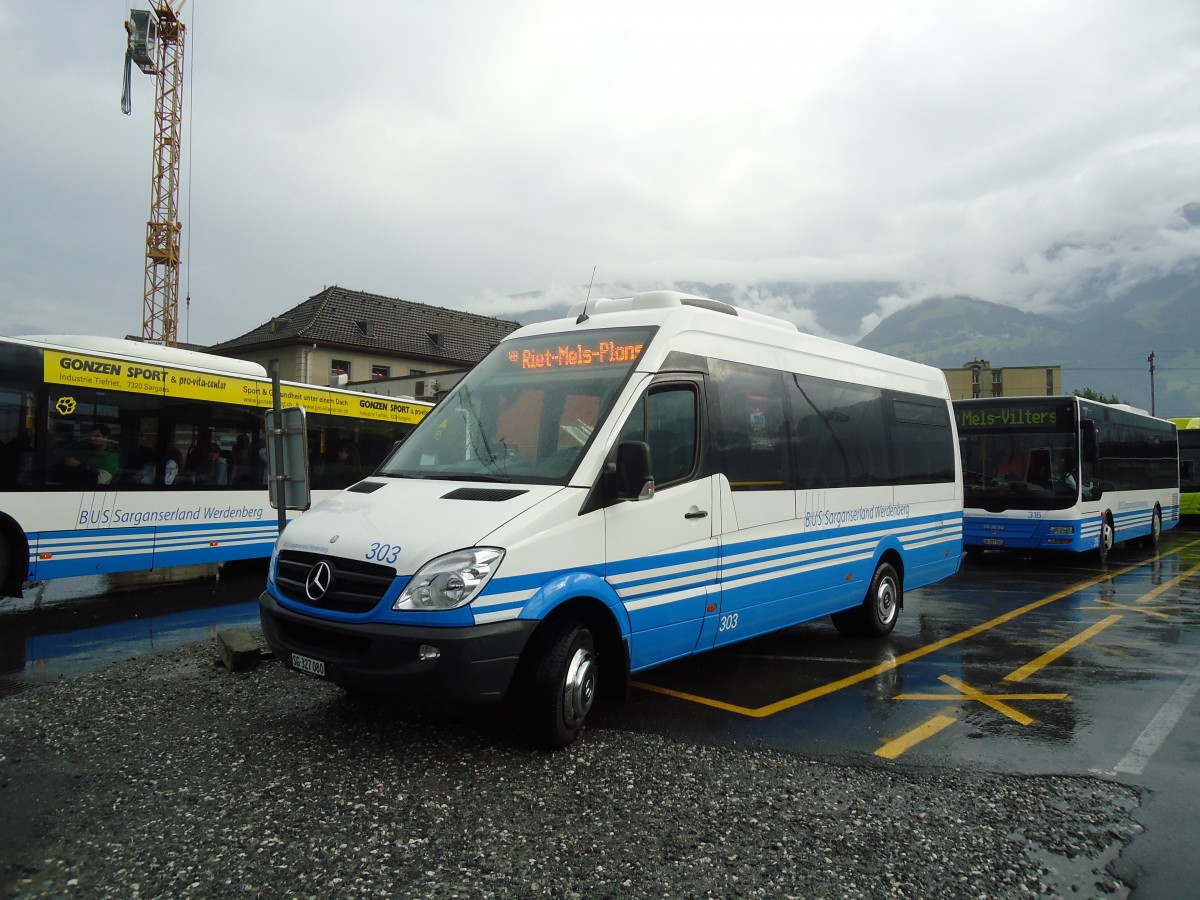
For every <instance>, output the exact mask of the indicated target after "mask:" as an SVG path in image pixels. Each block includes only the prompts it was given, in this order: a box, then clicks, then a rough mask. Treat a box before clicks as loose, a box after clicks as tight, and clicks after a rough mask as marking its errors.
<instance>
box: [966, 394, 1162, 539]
mask: <svg viewBox="0 0 1200 900" xmlns="http://www.w3.org/2000/svg"><path fill="white" fill-rule="evenodd" d="M954 412H955V417H956V420H957V424H958V437H959V442H960V445H961V454H962V465H963V471H964V475H963V481H964V485H963V487H964V492H965V494H964V506H965V507H966V509H965V514H964V520H963V543H964V546H965V548H966V550H967V551H969V552H972V551H983V550H988V549H995V550H1001V549H1004V550H1060V551H1067V552H1074V553H1083V552H1090V553H1093V554H1094V555H1096V556H1097V557H1098V558H1099V559H1100V560H1101V561H1103V560H1106V559H1107V558H1108V554H1109V552H1110V551H1111V550H1112V548H1113V545H1114V544H1116V543H1118V542H1120V541H1129V540H1136V541H1138V542H1140V543H1145V544H1148V545H1149V546H1151V547H1153V546H1157V544H1158V540H1159V537H1160V536H1161V535H1162V531H1163V529H1164V528H1173V527H1175V525H1177V524H1178V522H1179V445H1178V440H1177V438H1176V429H1175V425H1174V423H1172V422H1169V421H1166V420H1165V419H1158V418H1155V417H1154V416H1152V415H1150V413H1148V412H1146V411H1145V410H1139V409H1134V408H1133V407H1130V406H1125V405H1116V404H1106V403H1099V402H1096V401H1092V400H1085V399H1083V398H1081V397H1067V396H1049V397H980V398H974V399H970V400H955V401H954Z"/></svg>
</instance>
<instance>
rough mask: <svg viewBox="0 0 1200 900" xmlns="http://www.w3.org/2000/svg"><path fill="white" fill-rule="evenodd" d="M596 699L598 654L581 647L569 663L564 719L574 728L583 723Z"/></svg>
mask: <svg viewBox="0 0 1200 900" xmlns="http://www.w3.org/2000/svg"><path fill="white" fill-rule="evenodd" d="M595 699H596V655H595V654H594V653H592V652H591V651H590V650H587V649H585V648H583V647H580V648H579V649H578V650H576V651H575V655H574V656H572V657H571V662H570V663H569V664H568V665H567V677H566V679H565V680H564V682H563V709H562V711H563V721H564V722H565V724H566V725H567V726H568V727H570V728H574V727H575V726H577V725H579V724H582V722H583V720H584V719H586V718H587V714H588V712H590V711H591V708H592V703H593V702H594V701H595Z"/></svg>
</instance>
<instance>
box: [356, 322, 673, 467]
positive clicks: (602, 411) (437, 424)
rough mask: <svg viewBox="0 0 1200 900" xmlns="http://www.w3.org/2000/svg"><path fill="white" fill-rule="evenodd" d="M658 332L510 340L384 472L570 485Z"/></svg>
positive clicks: (585, 333) (453, 394)
mask: <svg viewBox="0 0 1200 900" xmlns="http://www.w3.org/2000/svg"><path fill="white" fill-rule="evenodd" d="M653 333H654V329H652V328H640V329H608V330H595V331H590V330H589V331H582V332H579V333H573V334H553V335H537V336H533V337H529V338H526V339H520V338H518V339H516V340H510V341H505V342H504V343H503V344H501V345H500V346H499V347H497V348H496V349H495V350H493V351H492V352H491V353H490V354H489V355H488V356H487V357H486V358H485V359H484V360H483V362H481V363H480V364H479V365H478V366H476V367H475V368H474V369H472V370H471V372H470V374H468V375H467V377H466V378H464V379H463V380H462V382H460V383H459V385H458V386H457V387H456V388H455V389H454V390H453V391H452V392H451V393H450V394H449V395H448V396H447V397H446V399H445V400H444V401H442V403H441V404H439V405H438V406H437V407H435V408H434V410H433V411H432V412H431V413H430V415H429V416H427V417H426V419H425V420H424V421H423V422H422V423H421V425H419V426H418V427H417V428H416V430H415V431H413V433H412V434H411V435H410V436H409V437H408V439H407V440H406V441H405V442H404V443H403V444H402V445H401V446H400V447H399V448H398V449H397V451H396V452H395V453H394V454H393V455H392V456H391V457H390V458H389V459H388V460H387V461H386V462H385V463H384V464H383V466H381V467H380V469H379V472H378V473H377V474H379V475H384V476H393V477H400V478H445V479H457V480H471V481H499V482H507V481H516V482H528V483H534V484H566V482H567V479H568V478H569V477H570V475H571V473H572V472H573V471H574V470H575V466H576V465H577V464H578V462H579V460H580V459H581V458H582V456H583V452H584V450H585V449H586V448H587V446H588V445H589V444H590V442H591V437H592V433H593V431H594V430H595V428H596V426H597V425H598V424H599V423H600V422H601V421H603V420H604V417H605V416H606V415H607V414H608V412H609V410H610V409H611V408H612V404H613V402H614V401H615V400H616V397H617V395H618V393H619V392H620V390H621V387H622V386H623V385H624V383H625V381H626V379H627V378H628V377H629V374H630V373H631V372H632V371H633V367H634V365H635V364H636V363H637V361H638V359H640V358H641V355H642V352H643V351H644V349H645V347H646V344H647V343H648V342H649V340H650V338H651V336H652V335H653Z"/></svg>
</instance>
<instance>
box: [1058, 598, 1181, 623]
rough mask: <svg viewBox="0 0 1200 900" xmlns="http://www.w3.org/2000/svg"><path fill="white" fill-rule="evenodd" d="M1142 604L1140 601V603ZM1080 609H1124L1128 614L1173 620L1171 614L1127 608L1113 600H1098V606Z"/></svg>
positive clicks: (1143, 608)
mask: <svg viewBox="0 0 1200 900" xmlns="http://www.w3.org/2000/svg"><path fill="white" fill-rule="evenodd" d="M1138 602H1140V601H1138ZM1079 608H1080V609H1123V610H1125V611H1126V612H1137V613H1141V614H1142V615H1144V616H1158V618H1160V619H1169V618H1171V613H1165V612H1159V611H1158V610H1157V609H1148V608H1147V607H1145V606H1127V605H1126V604H1124V603H1114V602H1113V601H1112V600H1097V601H1096V606H1081V607H1079Z"/></svg>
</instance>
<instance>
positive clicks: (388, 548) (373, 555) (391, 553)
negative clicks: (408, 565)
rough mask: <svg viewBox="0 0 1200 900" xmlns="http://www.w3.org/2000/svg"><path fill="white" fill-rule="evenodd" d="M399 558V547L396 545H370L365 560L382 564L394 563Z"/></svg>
mask: <svg viewBox="0 0 1200 900" xmlns="http://www.w3.org/2000/svg"><path fill="white" fill-rule="evenodd" d="M399 558H400V547H399V546H398V545H396V544H372V545H371V549H370V550H368V551H367V555H366V559H377V560H379V561H380V562H383V563H394V562H395V561H396V560H397V559H399Z"/></svg>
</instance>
